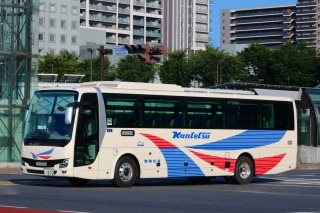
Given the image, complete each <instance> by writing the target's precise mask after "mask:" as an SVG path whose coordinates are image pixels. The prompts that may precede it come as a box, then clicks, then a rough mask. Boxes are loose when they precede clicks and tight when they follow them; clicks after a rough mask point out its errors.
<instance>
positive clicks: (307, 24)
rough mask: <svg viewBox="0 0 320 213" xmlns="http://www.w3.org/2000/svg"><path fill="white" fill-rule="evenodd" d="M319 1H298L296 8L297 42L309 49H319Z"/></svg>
mask: <svg viewBox="0 0 320 213" xmlns="http://www.w3.org/2000/svg"><path fill="white" fill-rule="evenodd" d="M319 2H320V1H319V0H299V1H298V3H297V6H296V16H297V18H296V32H297V36H296V39H297V42H305V43H306V44H307V45H308V46H309V47H314V48H317V49H318V48H320V30H319V24H320V20H319V19H320V7H319V4H320V3H319Z"/></svg>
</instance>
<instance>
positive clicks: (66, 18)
mask: <svg viewBox="0 0 320 213" xmlns="http://www.w3.org/2000/svg"><path fill="white" fill-rule="evenodd" d="M79 10H80V2H79V0H70V1H65V0H40V6H39V36H38V40H39V53H40V54H41V55H43V54H46V53H51V54H59V53H60V52H63V51H64V50H68V51H70V52H73V53H75V54H79Z"/></svg>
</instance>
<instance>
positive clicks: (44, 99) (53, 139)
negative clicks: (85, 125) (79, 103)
mask: <svg viewBox="0 0 320 213" xmlns="http://www.w3.org/2000/svg"><path fill="white" fill-rule="evenodd" d="M77 97H78V94H77V93H76V92H72V91H37V92H35V93H34V95H33V97H32V100H31V103H30V108H29V113H28V117H27V121H26V129H25V139H24V144H25V145H37V146H60V147H62V146H65V145H67V144H68V142H69V141H70V140H71V136H72V126H73V122H72V124H71V125H70V124H69V125H67V124H65V121H64V118H65V111H66V108H67V106H68V104H70V103H73V102H75V101H76V100H77Z"/></svg>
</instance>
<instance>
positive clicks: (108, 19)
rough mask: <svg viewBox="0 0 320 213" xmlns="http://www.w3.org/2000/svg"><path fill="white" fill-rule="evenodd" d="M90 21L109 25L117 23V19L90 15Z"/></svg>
mask: <svg viewBox="0 0 320 213" xmlns="http://www.w3.org/2000/svg"><path fill="white" fill-rule="evenodd" d="M89 20H90V21H99V22H107V23H116V18H115V17H108V16H98V15H90V16H89Z"/></svg>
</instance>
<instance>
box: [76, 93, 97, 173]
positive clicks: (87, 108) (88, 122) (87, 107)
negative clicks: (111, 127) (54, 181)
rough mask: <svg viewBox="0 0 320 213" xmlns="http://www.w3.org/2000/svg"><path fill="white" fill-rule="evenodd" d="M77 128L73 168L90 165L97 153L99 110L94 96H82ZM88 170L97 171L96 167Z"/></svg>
mask: <svg viewBox="0 0 320 213" xmlns="http://www.w3.org/2000/svg"><path fill="white" fill-rule="evenodd" d="M77 127H78V128H77V135H76V142H75V154H74V166H75V167H81V166H87V165H91V164H93V163H94V161H95V160H96V157H97V154H98V151H99V110H98V98H97V95H96V94H84V95H83V96H82V98H81V107H80V111H79V119H78V125H77ZM90 169H94V170H95V169H98V165H97V166H96V167H90Z"/></svg>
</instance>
